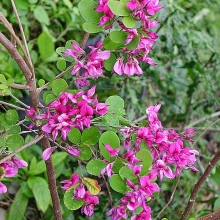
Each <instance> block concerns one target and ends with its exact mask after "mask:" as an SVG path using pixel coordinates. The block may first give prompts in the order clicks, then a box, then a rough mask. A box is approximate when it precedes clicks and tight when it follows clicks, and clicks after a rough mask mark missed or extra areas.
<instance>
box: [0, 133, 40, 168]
mask: <svg viewBox="0 0 220 220" xmlns="http://www.w3.org/2000/svg"><path fill="white" fill-rule="evenodd" d="M43 137H44V135H43V134H42V135H40V136H37V137H36V138H35V139H33V140H32V141H30V142H29V143H27V144H25V145H23V146H22V147H20V148H18V149H17V150H15V151H13V152H12V153H11V154H9V155H7V156H6V157H4V158H3V159H1V160H0V164H1V163H3V162H5V161H7V160H8V159H10V158H11V157H13V156H14V155H16V154H17V153H19V152H21V151H22V150H24V149H25V148H27V147H29V146H31V145H33V144H36V143H37V142H38V141H40V140H41V139H42V138H43Z"/></svg>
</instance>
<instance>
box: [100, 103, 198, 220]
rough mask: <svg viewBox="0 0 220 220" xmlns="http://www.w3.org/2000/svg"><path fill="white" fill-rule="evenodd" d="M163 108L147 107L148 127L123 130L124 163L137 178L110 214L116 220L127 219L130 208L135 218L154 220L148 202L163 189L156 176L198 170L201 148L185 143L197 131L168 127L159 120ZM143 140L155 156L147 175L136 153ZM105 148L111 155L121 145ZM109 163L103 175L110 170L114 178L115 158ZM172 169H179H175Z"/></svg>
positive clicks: (108, 173)
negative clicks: (133, 137) (176, 130)
mask: <svg viewBox="0 0 220 220" xmlns="http://www.w3.org/2000/svg"><path fill="white" fill-rule="evenodd" d="M160 107H161V104H158V105H155V106H150V107H149V108H147V110H146V113H147V116H148V127H140V128H136V127H131V128H129V127H126V128H123V129H121V132H122V133H123V134H124V137H125V141H124V148H125V150H126V153H125V154H123V155H122V158H123V161H124V162H123V164H124V166H127V167H128V168H130V170H132V172H133V174H134V175H135V176H136V177H137V179H136V180H134V181H131V180H129V179H126V183H127V185H128V186H129V190H128V192H126V193H125V195H124V197H123V198H122V199H121V200H120V203H119V205H117V206H116V207H114V208H112V209H111V210H109V212H108V213H107V215H108V216H111V218H112V220H119V219H127V218H128V213H127V212H126V210H129V211H130V213H131V215H132V216H131V219H132V220H135V219H146V220H151V209H150V207H149V206H147V205H146V201H147V200H148V199H149V198H153V193H155V192H158V191H159V190H160V188H159V187H158V185H157V184H156V183H154V181H155V179H156V177H157V176H158V177H159V179H160V181H162V179H163V176H165V177H167V178H168V179H173V178H175V177H176V176H177V175H179V174H180V172H181V169H188V168H190V169H191V170H192V171H197V169H196V168H195V167H194V163H195V162H196V155H198V154H199V153H198V151H196V150H192V149H190V148H187V147H184V146H183V140H187V141H192V137H193V136H195V134H196V133H195V132H194V129H188V130H186V131H185V132H183V133H181V134H177V133H176V132H175V131H174V130H172V129H171V130H166V129H165V128H164V127H163V126H162V124H161V122H160V120H159V119H158V115H157V113H158V111H159V109H160ZM134 133H137V139H136V143H135V145H134V146H133V144H132V139H131V135H132V134H134ZM142 141H144V142H145V143H146V144H147V145H148V146H149V149H150V153H151V155H152V159H153V163H152V166H151V167H150V173H149V174H148V175H145V176H141V175H140V173H141V170H142V165H140V163H139V162H141V160H140V159H138V158H137V157H136V153H137V152H139V151H140V144H141V142H142ZM105 148H106V150H107V151H108V152H109V153H110V155H111V154H112V156H118V152H119V148H118V149H117V148H116V149H112V148H111V146H109V145H105ZM125 161H127V162H125ZM105 162H106V163H107V165H106V167H105V168H104V169H103V170H102V171H101V173H100V176H103V175H104V173H106V174H107V176H108V177H109V178H110V177H111V176H112V174H113V173H114V172H113V170H112V168H113V166H114V163H115V161H113V162H107V161H105ZM171 168H172V169H173V168H175V171H173V170H172V169H171ZM138 207H141V208H142V211H141V213H139V214H134V213H136V210H137V208H138Z"/></svg>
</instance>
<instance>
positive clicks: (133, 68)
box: [124, 57, 143, 76]
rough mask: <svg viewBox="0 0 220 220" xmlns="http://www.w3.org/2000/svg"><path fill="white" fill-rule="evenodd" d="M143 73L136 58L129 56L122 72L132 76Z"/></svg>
mask: <svg viewBox="0 0 220 220" xmlns="http://www.w3.org/2000/svg"><path fill="white" fill-rule="evenodd" d="M142 73H143V71H142V69H141V68H140V66H139V63H138V60H137V59H136V58H134V57H133V58H131V57H129V58H128V59H127V62H126V64H125V67H124V74H126V75H127V76H133V75H134V74H137V75H141V74H142Z"/></svg>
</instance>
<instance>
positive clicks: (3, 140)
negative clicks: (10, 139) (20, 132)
mask: <svg viewBox="0 0 220 220" xmlns="http://www.w3.org/2000/svg"><path fill="white" fill-rule="evenodd" d="M0 146H2V147H4V146H5V139H4V138H2V137H0Z"/></svg>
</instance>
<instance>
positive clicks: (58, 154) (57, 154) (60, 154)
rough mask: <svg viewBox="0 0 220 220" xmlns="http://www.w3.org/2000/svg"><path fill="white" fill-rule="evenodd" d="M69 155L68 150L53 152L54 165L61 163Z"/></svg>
mask: <svg viewBox="0 0 220 220" xmlns="http://www.w3.org/2000/svg"><path fill="white" fill-rule="evenodd" d="M67 156H68V153H66V152H55V153H53V154H52V156H51V157H52V161H53V165H54V166H56V165H58V164H59V163H61V162H62V161H64V160H65V159H66V157H67Z"/></svg>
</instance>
